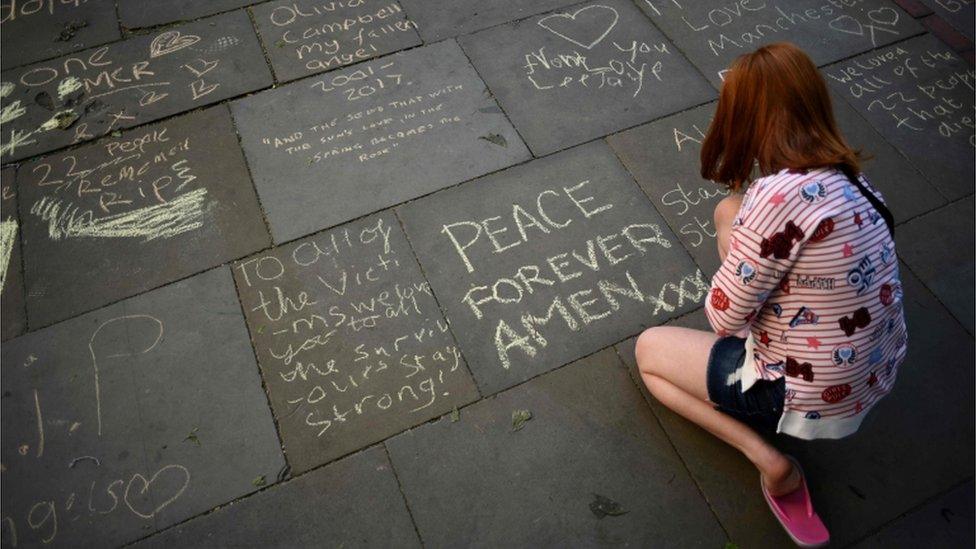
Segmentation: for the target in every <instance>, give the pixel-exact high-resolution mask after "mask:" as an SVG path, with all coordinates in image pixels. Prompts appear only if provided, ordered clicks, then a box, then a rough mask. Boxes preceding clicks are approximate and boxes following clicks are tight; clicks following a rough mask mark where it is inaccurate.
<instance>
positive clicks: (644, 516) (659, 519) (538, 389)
mask: <svg viewBox="0 0 976 549" xmlns="http://www.w3.org/2000/svg"><path fill="white" fill-rule="evenodd" d="M515 410H528V411H529V412H531V414H532V419H531V420H530V421H528V422H526V423H525V424H524V425H523V427H522V428H521V429H519V430H517V431H516V430H515V429H514V428H513V419H512V414H513V411H515ZM386 445H387V448H388V449H389V452H390V458H391V460H392V462H393V466H394V468H395V469H396V471H397V475H398V477H399V479H400V483H401V486H402V487H403V493H404V495H405V497H406V499H407V503H408V505H409V507H410V510H411V512H412V515H413V518H414V520H415V521H416V524H417V529H418V531H419V533H420V537H421V539H422V540H423V541H424V543H425V544H426V545H427V546H429V547H451V546H459V545H474V546H478V547H567V546H569V547H590V546H610V545H620V546H628V545H629V546H634V547H648V546H662V547H690V546H702V547H721V546H722V545H723V544H724V542H725V540H726V538H725V535H724V533H723V532H722V530H721V528H720V527H719V525H718V523H717V522H716V521H715V517H714V516H713V515H712V513H711V512H710V511H709V509H708V505H707V503H706V502H705V500H704V499H703V498H702V497H701V495H700V494H699V492H698V490H697V489H696V488H695V486H694V483H693V482H691V480H690V479H689V478H688V476H687V471H686V469H685V468H684V466H683V465H682V463H681V461H680V460H679V458H678V456H677V455H676V454H675V453H674V450H673V449H672V447H671V444H670V443H669V442H668V440H667V438H666V437H665V435H664V433H663V432H662V431H661V429H660V427H659V425H658V424H657V422H656V421H655V420H654V417H653V416H652V415H651V413H650V411H649V410H648V409H647V407H646V406H645V405H644V403H643V402H641V397H640V395H639V394H638V392H637V391H636V390H635V389H634V385H633V383H632V382H631V381H630V380H629V379H628V378H627V373H626V372H625V371H624V369H623V368H622V367H621V364H620V362H619V360H618V358H617V357H616V356H614V355H613V352H612V351H611V350H604V351H601V352H599V353H597V354H595V355H592V356H590V357H587V358H585V359H583V360H580V361H578V362H576V363H573V364H571V365H568V366H566V367H565V368H562V369H560V370H558V371H555V372H551V373H548V374H546V375H543V376H541V377H538V378H536V379H533V380H531V381H529V382H528V383H525V384H523V385H520V386H519V387H516V388H514V389H511V390H509V391H505V392H503V393H500V394H499V395H497V396H496V397H495V398H492V399H488V400H484V401H481V402H478V403H476V404H474V405H472V406H468V407H466V408H464V409H462V410H460V413H459V418H458V421H456V422H452V421H451V419H449V418H448V417H444V418H441V419H440V420H439V421H437V422H434V423H429V424H426V425H423V426H421V427H418V428H416V429H413V430H411V431H408V432H406V433H403V434H401V435H398V436H396V437H393V438H392V439H390V440H388V441H387V442H386ZM597 495H599V496H603V497H605V498H609V499H611V500H613V501H614V502H617V503H618V504H619V505H620V506H621V507H622V508H623V510H624V511H626V514H623V515H620V516H605V517H603V518H598V517H597V516H596V514H595V512H593V511H591V507H590V505H591V503H592V502H593V501H594V500H595V499H596V496H597Z"/></svg>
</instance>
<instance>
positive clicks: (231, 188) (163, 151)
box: [17, 105, 270, 328]
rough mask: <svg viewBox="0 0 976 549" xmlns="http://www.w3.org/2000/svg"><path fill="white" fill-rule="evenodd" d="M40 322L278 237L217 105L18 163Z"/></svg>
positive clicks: (31, 289) (34, 322) (32, 313)
mask: <svg viewBox="0 0 976 549" xmlns="http://www.w3.org/2000/svg"><path fill="white" fill-rule="evenodd" d="M17 179H18V190H19V195H20V201H21V203H22V208H23V218H22V219H21V224H22V227H23V235H24V237H23V238H24V239H23V243H24V258H25V261H24V263H25V276H26V283H27V309H28V312H29V317H30V322H31V327H32V328H37V327H40V326H46V325H48V324H51V323H53V322H56V321H58V320H62V319H64V318H68V317H70V316H72V315H75V314H77V313H80V312H83V311H88V310H91V309H94V308H96V307H100V306H102V305H105V304H107V303H111V302H113V301H116V300H118V299H121V298H124V297H129V296H131V295H134V294H136V293H139V292H141V291H145V290H148V289H150V288H155V287H157V286H159V285H161V284H165V283H167V282H170V281H173V280H178V279H180V278H183V277H185V276H188V275H191V274H193V273H196V272H199V271H201V270H203V269H207V268H209V267H213V266H214V265H219V264H221V263H223V262H225V261H229V260H231V259H236V258H239V257H243V256H245V255H247V254H249V253H252V252H254V251H256V250H260V249H261V248H265V247H267V246H268V245H269V244H270V239H269V237H268V230H267V228H266V226H265V224H264V222H263V221H262V219H261V209H260V206H259V205H258V201H257V196H256V194H255V192H254V187H253V186H252V185H251V181H250V179H249V177H248V174H247V167H246V166H245V164H244V158H243V155H242V154H241V149H240V146H239V145H238V144H237V137H236V135H235V134H234V128H233V124H232V122H231V119H230V115H229V113H228V111H227V108H226V107H225V106H222V105H221V106H217V107H214V108H212V109H207V110H203V111H199V112H194V113H192V114H188V115H186V116H182V117H178V118H174V119H171V120H167V121H165V122H161V123H158V124H154V125H151V126H146V127H144V128H139V129H133V130H130V131H127V132H125V133H124V134H122V135H121V136H120V137H113V138H108V139H104V140H101V141H99V142H96V143H92V144H89V145H86V146H84V147H80V148H77V149H74V150H72V151H69V152H66V153H61V154H56V155H52V156H48V157H45V158H42V159H39V160H35V161H33V162H30V163H27V164H24V165H22V166H21V168H20V170H19V171H18V173H17Z"/></svg>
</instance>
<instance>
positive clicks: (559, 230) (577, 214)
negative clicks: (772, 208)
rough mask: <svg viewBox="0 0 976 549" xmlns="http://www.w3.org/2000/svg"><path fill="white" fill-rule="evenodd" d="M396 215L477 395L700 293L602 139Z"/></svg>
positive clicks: (657, 317)
mask: <svg viewBox="0 0 976 549" xmlns="http://www.w3.org/2000/svg"><path fill="white" fill-rule="evenodd" d="M398 212H399V214H400V218H401V220H402V222H403V224H404V228H405V230H406V231H407V235H408V236H409V238H410V242H411V244H412V246H413V248H414V250H415V251H416V252H417V256H418V257H419V259H420V263H421V265H422V266H423V267H424V270H425V272H426V274H427V277H428V279H429V280H430V283H431V285H432V286H433V290H434V294H435V295H436V296H437V298H438V300H439V302H440V304H441V306H442V307H443V309H444V311H445V313H446V314H447V317H448V319H449V320H450V322H451V326H452V327H453V329H454V333H455V335H456V336H457V338H458V342H459V343H460V345H461V349H462V350H463V351H464V356H465V358H466V359H467V360H468V363H469V364H470V365H471V370H472V373H473V374H474V376H475V379H476V380H477V381H478V386H479V387H480V388H481V390H482V393H484V394H488V393H494V392H496V391H499V390H501V389H504V388H506V387H510V386H512V385H514V384H516V383H518V382H520V381H523V380H525V379H528V378H530V377H532V376H534V375H537V374H539V373H542V372H545V371H548V370H551V369H553V368H555V367H558V366H560V365H562V364H566V363H568V362H570V361H573V360H576V359H577V358H580V357H582V356H585V355H587V354H590V353H593V352H595V351H597V350H599V349H602V348H604V347H606V346H607V345H611V344H613V343H614V342H616V341H619V340H620V339H622V338H624V337H627V336H629V335H631V334H633V333H635V332H637V331H638V330H640V329H641V328H642V327H644V326H648V325H652V324H659V323H661V322H663V321H665V320H667V319H668V318H671V317H674V316H678V315H680V314H682V313H683V312H685V311H688V310H691V309H693V308H694V307H695V306H696V304H697V303H699V302H700V301H701V300H702V299H704V295H705V292H706V291H707V289H708V285H707V283H706V281H705V279H704V277H703V276H702V274H701V272H700V271H699V270H698V269H697V268H696V267H695V265H694V263H693V262H692V261H691V258H690V257H689V256H688V253H687V252H686V251H685V250H684V249H683V248H682V247H681V245H680V244H679V243H678V242H677V239H676V238H675V236H674V235H673V234H672V233H671V231H670V230H668V227H667V225H666V224H665V222H664V220H663V219H662V218H661V216H660V214H658V213H657V211H656V210H654V208H653V206H652V205H651V204H650V202H649V201H648V200H647V197H646V196H644V194H643V193H642V192H641V191H640V189H639V188H638V187H637V186H636V185H635V184H634V181H633V179H631V177H630V176H629V175H628V174H627V172H626V171H625V170H624V168H623V166H621V165H620V163H619V162H617V159H616V158H615V157H614V156H613V153H612V152H611V151H610V149H609V147H607V145H606V144H605V143H603V142H602V141H597V142H593V143H589V144H587V145H582V146H580V147H576V148H574V149H571V150H568V151H564V152H561V153H559V154H555V155H551V156H548V157H545V158H541V159H539V160H534V161H532V162H530V163H528V164H524V165H521V166H517V167H514V168H510V169H508V170H505V171H503V172H499V173H497V174H492V175H489V176H487V177H485V178H482V179H478V180H475V181H471V182H468V183H465V184H464V185H461V186H459V187H456V188H454V189H449V190H446V191H443V192H441V193H437V194H435V195H433V196H431V197H428V198H425V199H422V200H417V201H415V202H412V203H410V204H407V205H405V206H401V207H400V208H399V210H398Z"/></svg>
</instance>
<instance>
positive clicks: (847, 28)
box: [827, 14, 864, 36]
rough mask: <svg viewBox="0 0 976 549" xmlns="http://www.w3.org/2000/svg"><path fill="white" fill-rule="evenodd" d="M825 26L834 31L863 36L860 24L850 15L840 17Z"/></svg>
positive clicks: (862, 28)
mask: <svg viewBox="0 0 976 549" xmlns="http://www.w3.org/2000/svg"><path fill="white" fill-rule="evenodd" d="M827 25H828V26H829V27H830V28H832V29H834V30H835V31H839V32H846V33H848V34H855V35H857V36H864V27H863V26H862V25H861V22H860V21H858V20H857V19H854V18H853V17H851V16H850V15H846V14H845V15H841V16H840V17H838V18H836V19H833V20H831V21H830V23H828V24H827Z"/></svg>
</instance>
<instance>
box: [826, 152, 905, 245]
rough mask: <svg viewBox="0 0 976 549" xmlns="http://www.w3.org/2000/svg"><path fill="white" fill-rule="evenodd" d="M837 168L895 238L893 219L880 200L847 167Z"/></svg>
mask: <svg viewBox="0 0 976 549" xmlns="http://www.w3.org/2000/svg"><path fill="white" fill-rule="evenodd" d="M839 168H840V171H842V172H844V175H846V176H847V179H849V180H850V182H851V183H853V184H854V185H856V186H857V188H858V190H860V191H861V194H863V195H864V198H867V199H868V202H870V203H871V205H872V206H874V209H875V210H877V211H878V213H879V214H881V217H883V218H884V221H885V225H888V233H890V234H891V238H895V218H894V216H892V215H891V210H889V209H888V207H887V206H885V205H884V203H883V202H881V200H880V199H879V198H878V197H877V196H876V195H875V194H874V193H873V192H871V191H869V190H867V188H866V187H865V186H864V183H861V178H859V177H858V176H857V175H856V174H854V173H853V172H852V171H851V170H850V169H849V168H848V167H847V166H839Z"/></svg>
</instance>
